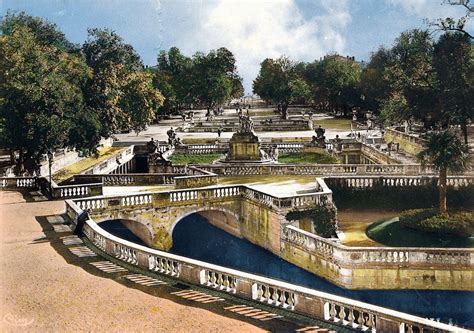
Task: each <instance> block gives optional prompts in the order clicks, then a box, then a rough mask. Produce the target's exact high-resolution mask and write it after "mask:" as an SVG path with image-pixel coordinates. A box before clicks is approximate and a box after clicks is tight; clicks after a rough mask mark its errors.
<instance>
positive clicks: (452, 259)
mask: <svg viewBox="0 0 474 333" xmlns="http://www.w3.org/2000/svg"><path fill="white" fill-rule="evenodd" d="M282 240H283V241H284V242H287V243H289V244H293V245H295V246H297V247H299V248H301V249H304V250H305V251H307V252H308V253H311V254H313V255H317V256H320V257H322V258H325V259H330V261H331V262H333V263H335V264H338V265H341V266H344V267H357V266H364V267H369V266H371V265H375V266H386V267H389V266H391V265H404V266H416V267H422V266H429V267H432V268H433V267H440V268H442V267H446V266H460V267H471V266H473V265H474V249H469V248H468V249H455V248H413V247H396V248H392V247H355V246H354V247H353V246H345V245H342V244H340V243H338V242H336V241H333V240H330V239H327V238H323V237H320V236H318V235H315V234H313V233H310V232H307V231H304V230H301V229H299V228H297V227H295V226H292V225H288V226H285V227H283V230H282Z"/></svg>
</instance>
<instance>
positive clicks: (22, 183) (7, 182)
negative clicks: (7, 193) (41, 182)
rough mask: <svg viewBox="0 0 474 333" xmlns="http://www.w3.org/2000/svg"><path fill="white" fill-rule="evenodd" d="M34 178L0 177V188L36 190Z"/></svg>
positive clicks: (35, 179)
mask: <svg viewBox="0 0 474 333" xmlns="http://www.w3.org/2000/svg"><path fill="white" fill-rule="evenodd" d="M37 186H38V184H37V178H36V177H0V188H6V189H9V188H36V187H37Z"/></svg>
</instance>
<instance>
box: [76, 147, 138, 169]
mask: <svg viewBox="0 0 474 333" xmlns="http://www.w3.org/2000/svg"><path fill="white" fill-rule="evenodd" d="M134 156H135V154H134V146H130V147H128V148H127V149H125V150H123V151H120V152H118V153H116V154H113V155H112V156H111V157H109V158H107V159H106V160H105V161H103V162H101V163H99V164H96V165H94V166H92V167H90V168H89V169H87V170H85V171H84V172H82V174H86V175H94V174H104V173H107V174H108V173H128V172H131V171H133V158H134Z"/></svg>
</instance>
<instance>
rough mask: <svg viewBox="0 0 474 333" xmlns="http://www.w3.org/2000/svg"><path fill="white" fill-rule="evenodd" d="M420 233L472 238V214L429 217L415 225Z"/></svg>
mask: <svg viewBox="0 0 474 333" xmlns="http://www.w3.org/2000/svg"><path fill="white" fill-rule="evenodd" d="M416 227H417V228H418V229H419V230H422V231H428V232H439V233H448V234H453V235H458V236H462V237H471V236H474V214H473V213H458V214H443V215H436V216H433V217H430V218H428V219H426V220H422V221H420V222H418V223H417V224H416Z"/></svg>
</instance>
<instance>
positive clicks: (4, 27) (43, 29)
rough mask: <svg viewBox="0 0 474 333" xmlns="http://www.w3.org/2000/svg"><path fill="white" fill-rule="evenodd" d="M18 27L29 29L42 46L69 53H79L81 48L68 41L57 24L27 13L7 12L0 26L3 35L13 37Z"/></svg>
mask: <svg viewBox="0 0 474 333" xmlns="http://www.w3.org/2000/svg"><path fill="white" fill-rule="evenodd" d="M18 27H27V28H28V29H29V30H30V31H31V33H32V34H33V35H34V36H35V38H36V42H37V43H38V44H40V45H42V46H54V47H56V48H58V49H60V50H63V51H67V52H78V51H79V47H78V46H77V45H74V44H73V43H71V42H70V41H68V40H67V38H66V36H65V35H64V33H63V32H61V31H60V30H59V29H58V27H57V26H56V24H54V23H51V22H49V21H46V20H44V19H42V18H40V17H33V16H30V15H28V14H26V13H25V12H20V13H13V12H10V11H9V12H7V14H6V15H5V16H4V17H3V19H2V21H1V24H0V30H1V32H2V34H3V35H11V34H13V32H14V31H15V29H16V28H18Z"/></svg>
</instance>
